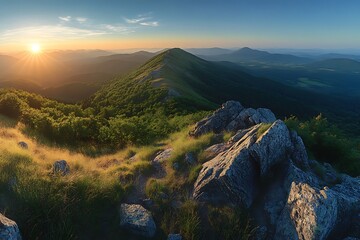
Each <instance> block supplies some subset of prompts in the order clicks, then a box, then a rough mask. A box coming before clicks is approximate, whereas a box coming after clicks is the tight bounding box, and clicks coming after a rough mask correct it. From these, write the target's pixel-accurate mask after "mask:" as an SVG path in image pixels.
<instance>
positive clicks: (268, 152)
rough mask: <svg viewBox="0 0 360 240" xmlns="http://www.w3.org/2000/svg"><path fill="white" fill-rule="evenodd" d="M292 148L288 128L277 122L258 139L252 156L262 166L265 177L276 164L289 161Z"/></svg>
mask: <svg viewBox="0 0 360 240" xmlns="http://www.w3.org/2000/svg"><path fill="white" fill-rule="evenodd" d="M291 147H292V143H291V139H290V133H289V130H288V128H287V127H286V125H285V123H284V122H283V121H281V120H277V121H275V122H274V123H273V124H272V125H271V126H270V127H269V129H268V130H267V131H266V132H265V133H263V134H262V135H261V136H260V137H259V138H258V139H257V141H256V142H255V143H254V145H253V146H252V148H251V150H250V154H251V156H252V157H253V158H254V159H255V161H257V163H259V165H260V174H261V175H264V174H266V173H267V172H268V171H269V170H270V168H271V167H272V166H274V165H275V164H277V163H279V162H280V161H284V160H287V158H288V155H289V152H290V151H291Z"/></svg>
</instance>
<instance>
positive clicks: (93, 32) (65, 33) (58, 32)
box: [0, 25, 108, 41]
mask: <svg viewBox="0 0 360 240" xmlns="http://www.w3.org/2000/svg"><path fill="white" fill-rule="evenodd" d="M105 34H108V32H107V31H106V30H104V29H82V28H75V27H68V26H61V25H55V26H53V25H44V26H36V27H23V28H15V29H11V30H6V31H4V32H2V33H0V39H2V40H4V41H22V40H23V39H27V40H28V39H38V40H64V39H79V38H87V37H93V36H100V35H105Z"/></svg>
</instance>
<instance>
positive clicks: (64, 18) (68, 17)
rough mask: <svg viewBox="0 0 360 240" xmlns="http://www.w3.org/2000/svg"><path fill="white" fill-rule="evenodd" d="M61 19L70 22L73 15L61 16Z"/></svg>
mask: <svg viewBox="0 0 360 240" xmlns="http://www.w3.org/2000/svg"><path fill="white" fill-rule="evenodd" d="M59 19H60V20H61V21H65V22H70V21H71V16H66V17H59Z"/></svg>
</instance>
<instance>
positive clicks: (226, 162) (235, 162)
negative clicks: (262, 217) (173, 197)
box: [193, 120, 293, 208]
mask: <svg viewBox="0 0 360 240" xmlns="http://www.w3.org/2000/svg"><path fill="white" fill-rule="evenodd" d="M261 127H262V124H258V125H255V126H253V127H252V128H250V129H247V130H246V131H241V138H240V137H236V135H235V136H234V137H233V138H232V139H230V141H229V143H230V144H231V146H230V147H229V148H227V149H225V151H223V152H221V153H219V154H218V155H217V156H216V157H214V158H213V159H212V160H210V161H208V162H206V163H204V164H203V168H202V170H201V171H200V174H199V176H198V179H197V181H196V182H195V185H194V193H193V197H194V198H195V199H197V200H199V201H204V202H211V203H216V204H224V203H229V202H230V203H232V204H237V205H239V204H240V205H241V206H244V207H246V208H248V207H250V205H251V204H252V202H253V198H254V196H255V194H256V191H257V183H258V180H259V178H260V177H261V176H263V175H266V174H267V173H268V171H269V170H270V169H271V168H272V167H273V166H275V165H276V164H279V163H280V162H282V161H287V160H288V156H290V151H291V150H292V149H293V148H292V142H291V138H290V134H289V131H288V129H287V127H286V125H285V124H284V122H282V121H281V120H278V121H275V122H274V123H273V124H272V125H271V126H270V127H269V129H267V130H266V131H265V132H264V133H262V134H261V135H260V136H258V135H259V129H260V128H261Z"/></svg>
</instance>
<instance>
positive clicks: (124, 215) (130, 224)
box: [120, 203, 156, 238]
mask: <svg viewBox="0 0 360 240" xmlns="http://www.w3.org/2000/svg"><path fill="white" fill-rule="evenodd" d="M120 226H121V227H123V228H125V229H127V230H129V231H130V232H132V233H134V234H136V235H140V236H143V237H148V238H151V237H153V236H154V235H155V232H156V225H155V222H154V219H153V218H152V216H151V213H150V212H149V211H148V210H146V209H145V208H143V207H142V206H141V205H138V204H125V203H123V204H121V206H120Z"/></svg>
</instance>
